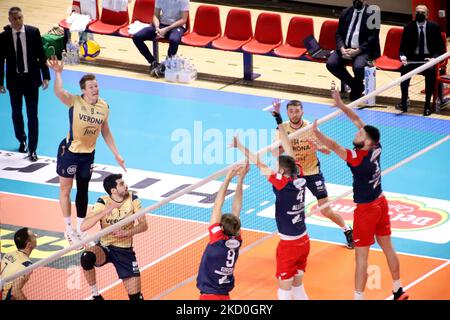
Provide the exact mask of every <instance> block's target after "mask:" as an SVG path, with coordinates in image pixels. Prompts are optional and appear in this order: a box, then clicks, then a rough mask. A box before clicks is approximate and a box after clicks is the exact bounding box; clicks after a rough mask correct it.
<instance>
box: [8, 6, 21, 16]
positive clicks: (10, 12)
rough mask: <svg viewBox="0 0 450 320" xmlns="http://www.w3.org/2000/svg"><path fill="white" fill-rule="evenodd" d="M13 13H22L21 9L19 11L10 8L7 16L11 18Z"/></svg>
mask: <svg viewBox="0 0 450 320" xmlns="http://www.w3.org/2000/svg"><path fill="white" fill-rule="evenodd" d="M15 12H22V9H20V8H19V7H11V8H10V9H9V10H8V15H9V16H11V15H13V13H15Z"/></svg>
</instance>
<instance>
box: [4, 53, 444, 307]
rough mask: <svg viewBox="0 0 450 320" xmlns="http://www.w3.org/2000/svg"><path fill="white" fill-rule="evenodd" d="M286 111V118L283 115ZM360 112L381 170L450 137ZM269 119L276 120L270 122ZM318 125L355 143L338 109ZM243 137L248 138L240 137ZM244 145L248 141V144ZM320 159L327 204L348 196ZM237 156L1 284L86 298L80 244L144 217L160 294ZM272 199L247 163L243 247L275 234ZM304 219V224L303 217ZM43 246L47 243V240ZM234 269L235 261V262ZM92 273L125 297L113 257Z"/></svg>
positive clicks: (183, 276) (150, 295)
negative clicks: (377, 135)
mask: <svg viewBox="0 0 450 320" xmlns="http://www.w3.org/2000/svg"><path fill="white" fill-rule="evenodd" d="M449 56H450V53H446V54H444V55H442V56H440V57H439V58H437V59H433V60H431V61H429V62H428V63H426V64H424V65H422V66H420V67H418V68H417V69H415V70H413V71H411V72H410V73H408V74H406V75H404V76H403V77H400V78H398V79H395V80H394V81H392V82H391V83H388V84H386V85H383V86H382V87H380V88H378V89H376V90H375V91H373V92H371V93H370V94H368V95H366V96H364V97H362V98H361V99H359V100H357V101H354V102H352V103H350V104H349V106H350V107H352V108H356V107H357V106H359V105H360V103H362V102H363V101H366V100H367V99H370V98H371V97H376V96H377V95H379V94H381V93H383V92H387V91H389V90H397V89H398V86H399V85H400V83H401V82H402V81H405V80H406V79H409V78H411V77H413V76H415V75H417V74H419V73H421V72H422V71H423V70H425V69H427V68H430V67H433V66H435V65H436V64H438V63H440V62H441V61H444V60H445V59H447V58H449ZM284 110H285V108H284ZM284 110H283V118H284V120H287V116H286V113H285V112H284ZM357 112H358V115H359V116H360V117H361V118H362V119H363V121H364V122H365V123H367V124H371V125H374V126H376V127H378V128H379V129H380V131H381V141H382V144H383V154H382V160H381V163H382V169H384V170H383V171H382V172H383V173H382V174H383V175H385V174H388V173H390V172H391V171H393V170H395V169H397V168H399V167H401V166H403V165H405V164H406V163H408V162H409V161H412V160H414V159H415V158H417V157H418V156H420V155H421V154H423V153H424V152H426V151H428V150H431V149H432V148H434V147H436V146H438V145H440V144H442V143H444V142H445V141H447V140H448V139H449V134H448V129H446V128H445V127H444V125H443V124H442V123H441V122H439V121H436V122H433V123H432V124H431V125H430V124H429V123H428V124H427V126H426V127H425V126H424V122H423V121H421V119H420V117H416V116H398V117H395V116H393V115H391V116H386V113H384V112H369V111H367V110H359V111H357ZM267 117H268V118H269V117H271V115H270V114H269V113H268V114H267ZM304 117H305V118H306V119H308V120H314V119H311V118H309V116H308V110H305V115H304ZM272 123H273V124H274V122H272ZM318 124H319V126H320V130H321V131H322V132H323V133H325V134H326V135H328V136H330V137H331V138H333V139H334V140H336V141H337V142H338V143H339V144H341V145H343V146H345V147H347V148H351V147H352V141H353V138H354V136H355V133H356V132H357V129H356V127H355V126H354V125H353V124H352V122H351V121H350V120H349V119H348V118H347V117H346V116H345V115H344V114H343V113H342V112H341V111H340V110H338V109H336V111H334V112H331V113H328V114H327V115H326V116H324V117H322V118H320V119H318ZM230 126H232V124H230ZM273 127H275V126H273ZM310 129H311V126H308V127H306V128H302V129H300V130H298V131H296V132H295V133H293V134H291V135H290V136H289V138H290V139H298V138H301V136H302V135H304V134H305V133H306V132H307V131H308V130H310ZM243 142H244V143H246V141H245V139H244V141H243ZM246 145H247V146H248V143H246ZM279 146H280V141H275V142H274V143H272V144H270V145H267V146H265V147H263V148H261V149H260V150H259V151H257V150H252V151H253V152H256V151H257V153H258V155H259V156H260V157H261V159H263V161H265V162H267V163H270V164H274V163H275V162H276V161H275V159H274V158H273V156H272V155H271V151H272V150H276V149H278V147H279ZM236 152H237V151H236ZM319 158H320V161H321V170H322V172H323V175H324V177H325V179H326V183H327V188H328V189H329V191H330V197H329V203H327V204H326V205H332V204H333V203H335V202H336V201H338V200H340V199H351V194H352V188H351V185H352V177H351V173H350V171H349V169H348V168H347V167H346V164H345V163H344V162H343V161H342V160H341V159H338V158H337V157H336V156H335V155H333V154H331V155H328V156H325V155H319ZM243 161H244V160H243V159H242V158H240V159H239V160H238V161H237V162H236V163H243ZM236 163H233V164H230V165H228V166H226V167H224V168H223V169H221V170H219V171H217V172H214V173H213V174H211V175H210V176H208V177H206V178H204V179H201V180H200V179H197V181H193V182H192V183H191V184H187V185H185V186H183V187H180V188H178V189H177V190H175V191H173V192H171V193H170V194H167V195H166V197H165V198H164V199H163V200H161V201H158V202H155V203H152V204H151V205H149V206H147V207H145V208H143V209H141V210H140V211H139V212H137V213H136V214H134V215H133V216H130V217H127V218H126V219H123V220H121V221H119V222H117V223H116V224H114V225H112V226H110V227H108V228H105V229H103V230H99V229H97V230H96V231H95V233H91V234H90V235H89V236H88V237H87V238H86V239H84V240H83V241H82V242H81V243H75V244H73V245H70V246H68V247H66V248H64V249H62V250H59V251H57V252H56V253H54V254H52V255H51V256H49V257H46V258H44V259H41V260H39V261H37V262H35V263H33V264H32V265H31V266H29V267H27V268H26V269H25V270H23V271H21V272H18V273H16V274H14V275H12V276H9V277H5V278H3V279H1V285H5V284H7V283H10V282H11V281H15V280H16V279H18V278H19V277H22V276H24V275H26V274H29V273H30V272H32V274H31V275H30V277H29V280H28V282H27V284H26V285H25V287H24V293H25V295H26V296H27V297H28V298H29V299H46V300H48V299H89V298H90V289H89V286H88V285H87V283H86V281H85V279H84V275H83V270H82V268H81V266H80V255H81V253H82V252H83V250H80V247H82V246H85V245H88V244H89V243H92V242H96V241H98V239H99V238H101V237H103V236H105V235H107V234H110V233H111V232H114V231H116V230H119V229H121V228H122V227H123V226H125V225H127V224H129V223H130V222H133V221H135V220H136V219H138V218H139V217H142V216H145V217H146V219H147V222H148V226H149V228H148V230H147V231H146V232H144V233H141V234H138V235H136V236H135V237H134V240H133V248H134V250H135V251H136V256H137V260H138V264H139V267H140V272H141V281H142V292H143V295H144V297H145V299H159V298H163V297H165V296H166V295H167V294H168V293H170V292H172V291H173V290H174V289H176V288H179V287H180V286H181V285H182V284H185V283H187V282H190V281H195V276H196V274H197V271H198V267H199V263H200V259H201V256H202V253H203V250H204V248H205V246H206V244H207V243H208V230H207V228H208V222H209V218H210V214H211V209H212V206H213V203H214V198H215V194H216V193H217V191H218V189H219V187H220V185H221V182H222V181H223V177H224V176H225V174H226V173H227V171H228V170H229V169H230V168H231V167H232V166H233V165H235V164H236ZM125 180H126V176H125ZM234 182H235V181H233V183H231V184H230V186H229V190H228V192H227V197H226V201H225V205H224V208H223V212H229V211H230V209H231V204H232V200H233V195H234V190H235V187H236V185H235V183H234ZM138 195H139V194H138ZM95 200H96V199H91V202H92V201H95ZM274 201H275V198H274V195H273V193H272V187H271V186H270V185H269V184H268V183H267V181H266V178H265V177H264V176H262V175H261V174H260V172H259V171H258V169H257V168H256V167H255V166H252V168H251V170H250V172H249V173H248V175H247V177H246V179H245V182H244V197H243V207H242V211H241V221H242V227H243V238H244V243H243V249H242V251H241V252H242V254H245V252H246V251H247V250H249V249H250V248H252V247H253V246H254V245H257V244H258V243H260V242H262V241H265V240H266V239H268V238H269V237H272V236H274V235H275V234H276V225H275V220H274ZM306 202H307V203H310V204H311V205H308V206H307V216H308V217H311V216H315V215H319V214H320V213H319V211H320V208H317V206H316V205H314V203H315V198H313V197H312V195H311V194H307V199H306ZM306 222H307V224H308V223H309V221H308V220H307V221H306ZM17 229H18V228H17ZM5 241H9V242H10V243H12V241H11V240H5V239H4V240H3V241H2V242H3V243H4V242H5ZM343 241H344V239H343ZM38 245H39V243H38ZM41 245H42V246H45V244H41ZM8 250H9V251H13V250H15V248H14V247H13V246H12V244H11V245H10V246H9V249H8ZM4 253H7V252H3V254H4ZM273 256H274V253H273ZM237 268H239V263H238V264H237ZM96 275H97V284H98V287H99V289H100V292H101V293H102V294H103V296H104V297H105V299H127V298H128V296H127V293H126V291H125V288H124V286H123V285H122V283H121V281H120V280H118V277H117V274H116V271H115V269H114V267H113V265H112V264H107V265H105V266H103V267H101V268H96ZM196 298H197V296H192V297H186V299H196Z"/></svg>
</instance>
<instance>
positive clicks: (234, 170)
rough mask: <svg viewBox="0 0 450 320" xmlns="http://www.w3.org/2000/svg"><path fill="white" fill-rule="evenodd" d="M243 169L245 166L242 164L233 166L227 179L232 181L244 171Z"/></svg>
mask: <svg viewBox="0 0 450 320" xmlns="http://www.w3.org/2000/svg"><path fill="white" fill-rule="evenodd" d="M243 167H244V166H243V165H242V164H236V165H234V166H232V167H231V168H230V169H229V170H228V172H227V176H226V179H228V180H231V179H233V177H235V176H237V175H239V173H240V172H241V171H242V168H243Z"/></svg>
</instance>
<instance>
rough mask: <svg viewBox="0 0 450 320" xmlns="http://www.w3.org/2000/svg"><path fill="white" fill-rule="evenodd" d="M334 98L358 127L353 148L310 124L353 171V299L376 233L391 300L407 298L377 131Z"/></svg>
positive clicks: (359, 288)
mask: <svg viewBox="0 0 450 320" xmlns="http://www.w3.org/2000/svg"><path fill="white" fill-rule="evenodd" d="M333 98H334V100H335V105H336V107H338V108H339V109H341V110H342V111H343V112H344V113H345V114H346V115H347V117H348V118H349V119H350V120H351V121H352V122H353V123H354V124H355V126H356V127H357V128H358V129H359V130H358V132H357V134H356V136H355V139H354V140H353V145H354V149H353V150H349V149H345V148H344V147H342V146H340V145H339V144H337V143H336V142H335V141H334V140H332V139H330V138H329V137H327V136H326V135H324V134H323V133H321V132H320V131H319V130H318V128H317V120H316V121H315V122H314V124H313V132H314V133H315V134H316V137H317V138H318V139H319V140H320V142H322V143H323V144H324V145H325V146H326V147H328V148H329V149H330V150H332V151H333V152H335V153H336V154H337V155H338V156H339V157H340V158H342V159H343V160H345V161H346V162H347V165H348V166H349V167H350V170H351V172H352V174H353V201H354V202H355V203H356V209H355V212H354V215H353V239H354V243H355V248H356V251H355V254H356V270H355V295H354V297H355V300H362V299H363V293H364V288H365V286H366V282H367V266H368V263H367V261H368V257H369V250H370V246H371V245H373V244H374V243H375V239H374V238H375V237H376V240H377V242H378V244H379V245H380V247H381V248H382V249H383V253H384V255H385V256H386V259H387V262H388V265H389V269H390V271H391V275H392V279H393V282H394V283H393V294H394V300H406V299H408V298H409V296H408V294H407V293H406V292H404V291H403V289H402V286H401V282H400V263H399V260H398V257H397V253H396V252H395V249H394V247H393V246H392V241H391V223H390V219H389V207H388V202H387V200H386V198H385V196H384V194H383V190H382V188H381V168H380V156H381V144H380V131H379V130H378V129H377V128H375V127H373V126H370V125H366V124H365V123H364V122H363V121H362V120H361V118H360V117H359V116H358V115H357V114H356V113H355V112H354V111H353V110H352V108H350V107H349V106H347V105H345V104H344V103H343V102H342V100H341V97H340V95H339V92H338V91H333Z"/></svg>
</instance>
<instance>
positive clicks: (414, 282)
mask: <svg viewBox="0 0 450 320" xmlns="http://www.w3.org/2000/svg"><path fill="white" fill-rule="evenodd" d="M449 264H450V260H447V262H445V263H443V264H441V265H440V266H439V267H436V268H434V269H433V270H431V271H430V272H428V273H427V274H424V275H423V276H421V277H420V278H419V279H417V280H415V281H413V282H411V283H410V284H408V285H407V286H406V287H404V288H403V289H404V290H405V291H406V290H408V289H410V288H412V287H414V286H415V285H416V284H418V283H419V282H422V281H423V280H425V279H426V278H428V277H430V276H431V275H432V274H434V273H436V272H438V271H439V270H441V269H443V268H445V267H446V266H448V265H449ZM393 298H394V296H393V295H391V296H389V297H388V298H386V299H385V300H392V299H393Z"/></svg>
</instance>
